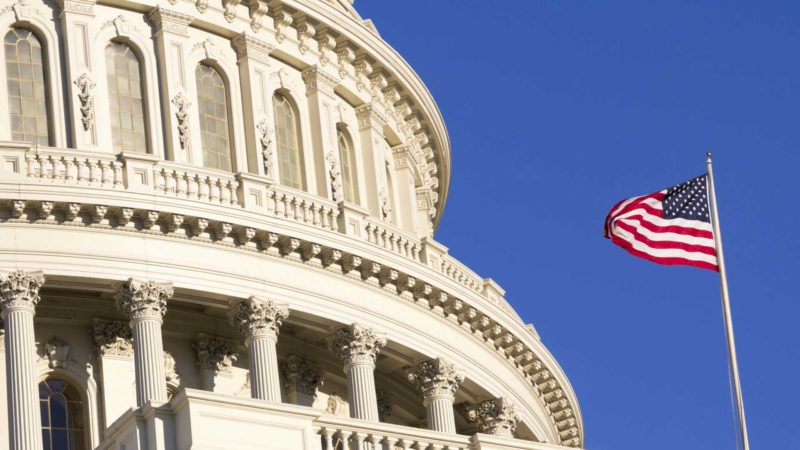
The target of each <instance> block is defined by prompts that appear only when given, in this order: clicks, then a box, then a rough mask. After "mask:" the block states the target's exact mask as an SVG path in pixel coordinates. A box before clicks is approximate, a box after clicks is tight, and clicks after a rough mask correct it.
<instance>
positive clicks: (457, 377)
mask: <svg viewBox="0 0 800 450" xmlns="http://www.w3.org/2000/svg"><path fill="white" fill-rule="evenodd" d="M408 381H410V382H412V383H413V384H414V385H415V386H416V387H417V389H419V391H420V392H421V393H422V396H423V398H424V399H425V400H428V399H430V398H435V397H448V398H450V399H451V400H452V399H453V398H455V395H456V391H458V388H459V387H460V386H461V383H463V382H464V375H463V374H461V373H460V372H459V371H458V370H456V367H455V366H454V365H453V364H452V363H450V362H448V361H445V360H444V359H442V358H436V359H432V360H430V361H423V362H422V363H420V364H419V365H418V366H417V367H415V368H413V369H412V370H410V371H409V372H408Z"/></svg>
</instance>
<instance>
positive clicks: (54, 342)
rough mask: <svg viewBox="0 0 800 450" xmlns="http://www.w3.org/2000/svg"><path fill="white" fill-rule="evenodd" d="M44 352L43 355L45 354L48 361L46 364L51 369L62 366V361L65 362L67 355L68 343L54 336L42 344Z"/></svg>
mask: <svg viewBox="0 0 800 450" xmlns="http://www.w3.org/2000/svg"><path fill="white" fill-rule="evenodd" d="M44 353H45V356H47V359H48V361H49V363H48V366H49V367H50V368H51V369H55V368H56V367H63V366H64V362H66V361H67V358H68V357H69V344H68V343H67V341H65V340H63V339H61V338H58V337H54V338H52V339H50V340H49V341H47V343H46V344H45V345H44Z"/></svg>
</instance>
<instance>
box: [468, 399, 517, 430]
mask: <svg viewBox="0 0 800 450" xmlns="http://www.w3.org/2000/svg"><path fill="white" fill-rule="evenodd" d="M467 418H468V419H469V421H470V422H476V423H477V424H478V430H479V431H480V432H481V433H486V434H495V435H500V436H513V435H514V430H515V429H516V428H517V423H518V422H519V421H520V417H519V416H518V415H517V412H516V409H515V408H514V405H513V404H511V402H509V401H508V400H507V399H506V398H504V397H501V398H495V399H491V400H485V401H482V402H480V403H479V404H478V405H477V406H474V407H472V408H470V409H469V410H468V412H467Z"/></svg>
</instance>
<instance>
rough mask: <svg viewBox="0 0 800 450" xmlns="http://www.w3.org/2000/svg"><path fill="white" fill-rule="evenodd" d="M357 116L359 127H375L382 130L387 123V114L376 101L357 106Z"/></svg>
mask: <svg viewBox="0 0 800 450" xmlns="http://www.w3.org/2000/svg"><path fill="white" fill-rule="evenodd" d="M356 118H357V119H358V129H359V130H368V129H370V128H374V129H376V130H381V133H383V126H384V125H386V115H385V114H384V112H383V111H382V110H381V108H380V107H379V106H378V105H377V104H375V103H366V104H364V105H361V106H359V107H358V108H356Z"/></svg>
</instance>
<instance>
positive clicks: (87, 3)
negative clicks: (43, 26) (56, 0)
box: [62, 0, 97, 16]
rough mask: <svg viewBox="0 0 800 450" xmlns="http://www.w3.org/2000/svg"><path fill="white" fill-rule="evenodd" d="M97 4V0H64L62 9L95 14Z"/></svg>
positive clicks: (89, 14) (70, 11) (87, 14)
mask: <svg viewBox="0 0 800 450" xmlns="http://www.w3.org/2000/svg"><path fill="white" fill-rule="evenodd" d="M96 4H97V0H63V2H62V11H63V12H66V13H75V14H83V15H86V16H94V5H96Z"/></svg>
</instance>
